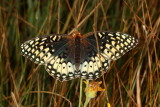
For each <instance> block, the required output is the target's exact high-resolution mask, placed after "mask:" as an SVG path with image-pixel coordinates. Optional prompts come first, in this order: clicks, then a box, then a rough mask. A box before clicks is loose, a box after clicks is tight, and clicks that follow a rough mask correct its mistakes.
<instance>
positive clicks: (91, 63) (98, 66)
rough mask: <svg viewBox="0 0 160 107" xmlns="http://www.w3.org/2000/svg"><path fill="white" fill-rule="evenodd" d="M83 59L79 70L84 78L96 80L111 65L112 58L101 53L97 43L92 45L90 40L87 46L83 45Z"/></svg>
mask: <svg viewBox="0 0 160 107" xmlns="http://www.w3.org/2000/svg"><path fill="white" fill-rule="evenodd" d="M82 46H83V45H82ZM84 53H85V54H84ZM81 59H82V60H81V62H80V67H79V70H80V75H81V78H84V79H89V80H95V79H97V78H99V77H100V76H102V73H103V72H106V71H107V70H108V68H109V65H110V60H108V59H106V58H105V57H103V56H102V55H100V54H99V53H98V50H97V48H96V44H94V45H92V43H91V41H88V43H87V47H81Z"/></svg>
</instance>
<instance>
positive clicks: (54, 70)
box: [45, 46, 80, 81]
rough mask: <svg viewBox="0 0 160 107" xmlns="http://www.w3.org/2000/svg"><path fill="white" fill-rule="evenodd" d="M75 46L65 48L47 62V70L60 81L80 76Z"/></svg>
mask: <svg viewBox="0 0 160 107" xmlns="http://www.w3.org/2000/svg"><path fill="white" fill-rule="evenodd" d="M73 56H74V46H73V47H72V48H70V49H67V48H66V49H64V51H63V52H61V53H60V54H59V55H58V56H56V57H54V58H52V59H51V60H50V62H49V63H47V64H46V67H45V68H46V71H47V72H48V73H49V74H50V75H51V76H52V77H54V78H56V79H57V80H59V81H67V80H71V79H74V78H78V77H80V72H79V71H77V70H76V68H75V62H74V59H73Z"/></svg>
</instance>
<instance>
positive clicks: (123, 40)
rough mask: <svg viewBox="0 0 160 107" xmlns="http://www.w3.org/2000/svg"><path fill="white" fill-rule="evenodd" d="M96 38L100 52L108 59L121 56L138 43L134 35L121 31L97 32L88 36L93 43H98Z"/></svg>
mask: <svg viewBox="0 0 160 107" xmlns="http://www.w3.org/2000/svg"><path fill="white" fill-rule="evenodd" d="M95 36H96V37H95ZM96 39H97V41H98V46H99V47H98V48H99V50H100V54H101V55H102V56H104V57H105V58H106V59H108V60H116V59H118V58H120V57H121V56H123V55H124V54H125V53H126V52H128V51H129V50H131V49H132V48H134V47H135V46H136V45H137V44H138V40H136V39H135V38H134V37H132V36H130V35H128V34H125V33H121V32H96V33H95V34H94V33H93V34H90V35H89V36H87V40H88V41H89V43H92V45H94V44H97V42H96Z"/></svg>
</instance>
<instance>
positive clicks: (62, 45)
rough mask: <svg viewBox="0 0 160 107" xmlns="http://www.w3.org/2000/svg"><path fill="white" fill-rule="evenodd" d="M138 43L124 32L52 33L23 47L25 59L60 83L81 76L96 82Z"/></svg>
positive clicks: (27, 42) (29, 41) (28, 42)
mask: <svg viewBox="0 0 160 107" xmlns="http://www.w3.org/2000/svg"><path fill="white" fill-rule="evenodd" d="M137 44H138V40H137V39H135V38H134V37H132V36H130V35H128V34H125V33H122V32H108V31H104V32H90V33H87V34H84V35H81V34H80V33H79V32H74V33H72V34H70V35H67V34H50V35H43V36H40V37H36V38H33V39H31V40H28V41H26V42H25V43H23V44H22V45H21V49H22V54H23V56H25V57H27V58H28V59H30V60H31V61H33V62H34V63H36V64H41V65H44V66H45V69H46V71H47V72H48V73H49V75H51V76H52V77H54V78H56V79H57V80H59V81H67V80H71V79H75V78H78V77H81V78H83V79H88V80H95V79H97V78H99V77H100V76H101V75H102V74H103V72H104V73H105V72H106V71H107V70H108V68H109V65H110V62H111V61H113V60H117V59H118V58H120V57H121V56H123V55H124V54H125V53H126V52H128V51H130V50H131V49H132V48H134V47H135V46H136V45H137Z"/></svg>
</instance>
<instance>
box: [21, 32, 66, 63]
mask: <svg viewBox="0 0 160 107" xmlns="http://www.w3.org/2000/svg"><path fill="white" fill-rule="evenodd" d="M66 38H67V35H60V34H55V35H46V36H40V37H36V38H34V39H31V40H29V41H26V42H25V43H23V44H22V45H21V49H22V54H23V56H26V57H27V58H29V59H30V60H31V61H33V62H34V63H37V64H46V63H48V62H49V61H50V59H52V58H53V57H55V56H56V55H58V54H59V53H60V52H61V51H62V50H64V48H66V44H67V39H66Z"/></svg>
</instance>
